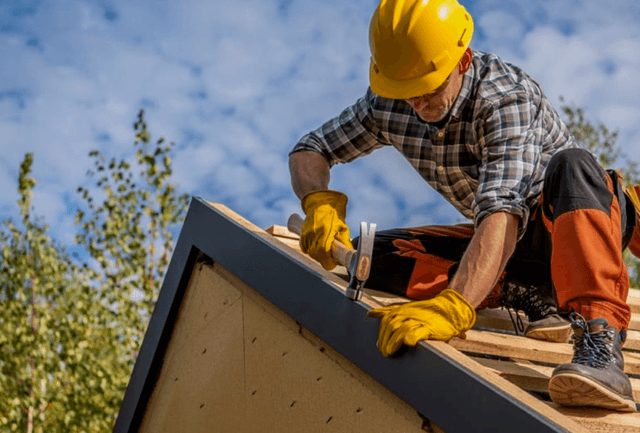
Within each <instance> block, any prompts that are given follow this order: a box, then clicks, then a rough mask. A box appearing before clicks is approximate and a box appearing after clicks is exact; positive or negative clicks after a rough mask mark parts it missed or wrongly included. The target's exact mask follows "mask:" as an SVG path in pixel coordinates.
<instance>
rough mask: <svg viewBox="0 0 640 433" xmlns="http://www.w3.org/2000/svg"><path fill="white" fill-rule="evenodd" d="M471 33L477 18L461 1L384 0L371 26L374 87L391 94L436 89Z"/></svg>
mask: <svg viewBox="0 0 640 433" xmlns="http://www.w3.org/2000/svg"><path fill="white" fill-rule="evenodd" d="M472 35H473V19H472V18H471V15H470V14H469V13H468V12H467V10H466V9H465V8H464V7H463V6H462V5H461V4H460V3H458V1H457V0H382V1H381V2H380V5H379V6H378V8H377V9H376V11H375V12H374V14H373V17H372V18H371V24H370V26H369V47H370V48H371V64H370V66H369V82H370V84H371V90H373V92H375V93H376V94H378V95H380V96H382V97H385V98H391V99H409V98H413V97H416V96H420V95H424V94H426V93H431V92H433V91H434V90H436V89H437V88H438V87H440V86H441V85H442V84H443V83H444V81H445V80H446V79H447V77H448V76H449V75H450V74H451V72H453V70H454V69H455V67H456V66H457V65H458V63H459V62H460V59H461V58H462V55H463V54H464V52H465V50H466V49H467V47H468V46H469V43H470V42H471V36H472Z"/></svg>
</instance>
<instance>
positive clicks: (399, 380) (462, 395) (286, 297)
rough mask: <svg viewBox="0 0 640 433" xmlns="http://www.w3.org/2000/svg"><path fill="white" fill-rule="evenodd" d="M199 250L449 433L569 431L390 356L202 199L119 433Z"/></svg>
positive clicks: (304, 276) (423, 349) (487, 392)
mask: <svg viewBox="0 0 640 433" xmlns="http://www.w3.org/2000/svg"><path fill="white" fill-rule="evenodd" d="M198 252H202V253H204V254H205V255H207V256H208V257H210V258H211V259H213V260H214V261H215V262H218V263H219V264H220V265H221V266H222V267H224V268H226V269H227V270H229V271H230V272H231V273H233V274H234V275H235V276H236V277H238V278H239V279H241V280H242V281H244V282H245V283H246V284H248V285H249V286H250V287H252V288H253V289H254V290H256V291H257V292H258V293H260V294H261V295H262V296H264V297H265V298H266V299H268V300H269V301H270V302H272V303H273V304H274V305H276V306H277V307H278V308H280V309H281V310H283V311H284V312H285V313H287V314H288V315H290V316H291V317H292V318H293V319H294V320H296V321H297V322H299V323H300V324H301V325H302V326H304V327H305V328H307V329H308V330H309V331H310V332H312V333H313V334H315V335H316V336H317V337H319V338H320V339H321V340H322V341H324V342H325V343H326V344H327V345H329V346H330V347H332V348H333V349H334V350H336V351H337V352H338V353H340V354H341V355H342V356H344V357H345V358H347V359H349V360H350V361H351V362H353V363H354V364H355V365H357V366H358V367H359V368H360V369H361V370H362V371H364V372H365V373H367V374H368V375H370V376H371V377H373V378H374V379H376V380H377V381H378V382H379V383H381V384H382V385H383V386H385V387H386V388H387V389H389V390H390V391H391V392H392V393H394V394H395V395H396V396H398V397H399V398H400V399H402V400H403V401H405V402H406V403H407V404H409V405H410V406H412V407H413V408H414V409H415V410H416V411H418V412H419V413H420V414H422V415H423V416H425V417H426V418H428V419H430V420H432V421H433V422H434V423H436V424H437V425H438V426H440V427H441V428H443V429H444V430H446V431H448V432H467V431H512V430H514V429H517V430H518V431H519V432H520V433H527V432H531V433H540V432H564V431H567V430H566V429H565V428H563V427H562V426H560V425H558V424H557V423H555V422H554V421H553V420H551V419H549V418H547V417H545V416H543V415H542V414H540V413H539V412H537V411H535V410H533V409H532V408H530V407H529V406H527V405H526V404H524V403H522V402H520V401H519V400H517V399H515V400H514V399H513V397H512V396H510V395H509V394H508V393H507V392H505V391H504V390H502V389H500V388H498V387H496V386H495V385H493V384H492V383H490V382H489V381H487V380H485V379H484V378H482V377H481V376H479V375H478V374H476V373H475V372H474V371H473V370H471V369H469V368H466V367H465V366H463V365H460V364H459V363H457V362H455V361H454V360H452V359H450V358H449V357H447V356H446V355H444V354H442V353H440V352H439V351H437V350H434V349H433V348H431V347H429V346H428V345H419V346H418V347H417V348H416V349H410V350H405V351H403V353H402V355H401V356H397V357H391V358H384V357H382V356H381V355H380V353H379V352H378V350H377V349H376V339H377V334H378V324H379V321H378V320H375V319H371V318H368V317H367V316H366V311H367V309H368V307H367V306H365V305H364V304H363V303H361V302H353V301H351V300H349V299H347V298H346V297H345V296H344V292H342V291H341V290H339V289H337V288H336V287H335V286H334V285H333V284H332V283H330V282H329V281H328V280H327V279H326V278H325V277H324V276H323V275H322V273H320V272H316V271H314V270H313V269H310V268H308V267H307V266H305V265H304V264H302V263H301V262H298V261H296V260H292V259H291V257H290V256H289V255H287V254H286V253H285V252H283V251H281V250H280V249H278V248H276V247H274V246H273V245H271V244H270V243H269V242H267V241H266V240H264V239H262V238H261V237H260V236H259V235H257V234H255V233H253V232H251V231H250V230H247V229H246V228H244V227H242V226H241V225H240V224H238V223H237V222H236V221H234V220H232V219H230V218H229V217H227V216H226V215H224V214H222V213H221V212H219V211H218V210H216V209H215V208H213V207H212V206H210V205H209V204H207V203H206V201H204V200H202V199H201V198H194V199H193V200H192V201H191V204H190V207H189V211H188V213H187V217H186V219H185V222H184V225H183V228H182V231H181V233H180V236H179V238H178V242H177V245H176V249H175V251H174V254H173V257H172V259H171V263H170V265H169V269H168V271H167V274H166V277H165V280H164V282H163V285H162V289H161V292H160V296H159V298H158V302H157V304H156V308H155V310H154V312H153V315H152V317H151V321H150V324H149V328H148V330H147V333H146V335H145V338H144V341H143V344H142V347H141V350H140V355H139V357H138V360H137V362H136V365H135V367H134V370H133V374H132V377H131V381H130V383H129V385H128V387H127V391H126V394H125V398H124V402H123V405H122V408H121V410H120V413H119V415H118V419H117V422H116V425H115V428H114V432H117V433H120V432H134V431H137V429H138V426H139V424H140V422H141V420H142V417H143V415H144V410H145V408H146V403H147V401H148V399H149V397H150V395H151V392H152V390H153V386H154V384H155V380H156V378H157V375H158V373H159V371H160V368H161V363H162V357H163V353H164V350H165V348H166V346H167V343H168V341H169V337H170V335H171V332H172V328H173V322H174V320H175V316H176V314H177V311H178V308H179V305H180V302H181V300H182V295H183V294H184V290H185V288H186V285H187V283H188V280H189V276H190V274H191V270H192V268H193V265H194V263H195V259H196V257H197V254H198Z"/></svg>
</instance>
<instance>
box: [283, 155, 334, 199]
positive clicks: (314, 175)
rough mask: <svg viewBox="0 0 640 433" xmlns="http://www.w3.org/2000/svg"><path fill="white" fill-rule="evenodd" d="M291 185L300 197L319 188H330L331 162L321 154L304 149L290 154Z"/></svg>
mask: <svg viewBox="0 0 640 433" xmlns="http://www.w3.org/2000/svg"><path fill="white" fill-rule="evenodd" d="M289 172H290V173H291V186H292V187H293V191H294V192H295V193H296V195H297V196H298V198H299V199H302V197H304V196H305V194H307V193H309V192H311V191H316V190H319V189H329V179H330V175H329V163H328V162H327V160H326V159H325V158H324V156H322V155H321V154H319V153H317V152H314V151H311V150H303V151H299V152H294V153H292V154H290V155H289Z"/></svg>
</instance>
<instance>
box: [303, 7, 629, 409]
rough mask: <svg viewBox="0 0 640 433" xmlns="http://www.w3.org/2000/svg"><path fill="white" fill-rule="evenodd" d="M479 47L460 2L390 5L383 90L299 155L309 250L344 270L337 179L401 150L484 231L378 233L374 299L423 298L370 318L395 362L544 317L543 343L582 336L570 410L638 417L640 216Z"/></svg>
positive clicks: (537, 327)
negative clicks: (486, 322) (468, 334)
mask: <svg viewBox="0 0 640 433" xmlns="http://www.w3.org/2000/svg"><path fill="white" fill-rule="evenodd" d="M472 34H473V20H472V18H471V16H470V15H469V14H468V13H467V11H466V10H465V9H464V8H463V7H462V6H461V5H459V4H458V2H457V0H430V1H428V2H424V1H422V0H382V2H381V3H380V5H379V7H378V8H377V10H376V11H375V13H374V15H373V18H372V20H371V25H370V34H369V42H370V48H371V54H372V58H371V64H370V89H369V90H368V91H367V93H366V95H365V96H364V97H362V98H361V99H359V100H358V101H357V102H356V104H354V105H353V106H351V107H349V108H347V109H346V110H344V111H343V112H342V113H341V114H340V115H339V116H338V117H336V118H334V119H332V120H331V121H329V122H327V123H325V124H324V125H323V126H322V127H320V128H319V129H317V130H316V131H313V132H311V133H309V134H307V135H305V136H304V137H303V138H302V139H301V140H300V141H299V142H298V144H297V145H296V146H295V148H294V149H293V151H292V152H291V154H290V169H291V176H292V186H293V188H294V191H295V193H296V194H297V195H298V197H300V199H301V204H302V208H303V210H304V211H305V214H306V219H305V222H304V224H303V230H302V236H301V240H300V244H301V247H302V249H303V250H304V251H305V252H308V253H309V254H310V255H311V256H312V257H314V258H316V259H317V260H318V261H319V262H320V263H322V265H323V266H324V267H325V268H326V269H331V268H333V267H334V266H335V265H336V264H335V262H334V261H333V259H332V258H331V255H330V252H329V251H330V245H331V243H332V241H333V240H334V239H338V240H340V241H341V242H343V243H344V244H346V245H348V246H349V245H351V242H350V238H349V230H348V228H347V226H346V224H345V223H344V219H345V215H346V204H347V197H346V196H345V195H344V194H342V193H340V192H338V191H332V190H329V189H328V188H329V173H330V167H331V166H332V165H334V164H336V163H346V162H350V161H352V160H353V159H355V158H357V157H360V156H363V155H366V154H368V153H370V152H371V151H373V150H375V149H377V148H380V147H382V146H394V147H395V148H396V149H397V150H398V151H400V152H401V153H402V154H403V155H404V156H405V157H406V159H407V160H408V161H409V162H410V163H411V165H412V166H413V167H414V168H415V169H416V170H417V171H418V172H419V173H420V174H421V175H422V177H423V178H424V179H425V180H426V181H427V182H428V183H429V184H430V185H431V186H432V187H433V188H435V189H436V190H437V191H438V192H439V193H440V194H442V195H443V196H444V197H445V198H446V199H447V200H448V201H449V202H451V203H452V204H453V205H454V206H455V207H456V208H457V209H458V210H459V211H460V212H461V213H462V214H463V215H465V216H466V217H468V218H469V219H471V220H472V221H473V223H474V224H473V225H458V226H453V227H423V228H418V229H406V230H402V229H398V230H389V231H386V232H382V233H380V234H377V235H376V241H375V244H376V246H375V249H374V258H373V263H372V270H371V276H370V278H369V280H368V287H370V288H375V289H378V290H387V291H390V292H395V293H400V294H404V295H406V296H408V297H410V298H413V299H418V301H415V302H409V303H406V304H402V305H394V306H387V307H384V308H379V309H376V310H372V311H370V312H369V315H370V316H372V317H375V318H379V319H381V324H380V333H379V338H378V348H379V349H380V351H381V352H382V354H383V355H384V356H390V355H392V354H393V353H394V352H395V351H396V350H397V349H398V348H400V346H402V345H403V344H406V345H415V344H416V343H417V342H418V341H419V340H423V339H436V340H445V341H446V340H449V339H450V338H452V337H454V336H457V335H461V334H464V332H465V331H466V330H468V329H470V328H471V327H472V326H473V325H474V323H475V319H476V313H475V309H476V308H478V307H483V306H497V305H503V306H511V307H514V308H516V309H518V308H519V309H522V310H524V311H525V312H526V313H527V314H528V315H529V319H530V321H531V322H532V323H531V324H530V325H529V328H528V329H527V335H528V336H530V337H533V338H543V339H551V340H560V341H561V340H563V339H565V338H566V330H567V329H569V331H571V330H573V333H574V354H575V356H574V358H573V360H572V362H571V363H569V364H564V365H561V366H559V367H557V368H556V369H555V370H554V373H553V376H552V378H551V381H550V386H549V388H550V389H549V391H550V395H551V398H552V399H553V400H554V401H555V402H557V403H559V404H565V405H592V406H598V407H604V408H610V409H615V410H621V411H635V402H634V400H633V396H632V391H631V385H630V382H629V379H628V377H627V376H626V375H625V374H624V372H623V365H624V361H623V358H622V352H621V344H622V343H623V342H624V338H625V335H626V333H625V330H626V328H627V326H628V323H629V320H630V309H629V307H628V305H627V304H626V297H627V293H628V290H629V280H628V274H627V271H626V268H625V265H624V262H623V261H622V251H623V249H624V248H626V247H627V246H628V245H629V243H630V242H631V243H632V244H631V247H632V250H633V251H634V252H636V253H637V252H638V251H640V247H639V246H640V237H639V236H638V233H637V232H636V233H635V234H634V228H635V227H636V225H637V219H638V217H637V215H636V213H637V212H639V211H637V210H635V209H634V203H633V200H632V199H630V197H629V195H627V194H625V191H624V187H623V185H622V183H621V182H620V181H619V178H618V176H617V174H616V173H615V172H605V171H604V170H603V169H602V167H600V165H599V164H598V163H597V161H596V160H595V158H594V157H593V156H592V155H591V154H590V153H588V152H587V151H585V150H583V149H578V148H576V145H575V143H574V140H573V138H572V137H571V135H570V133H569V132H568V130H567V128H566V126H565V125H564V123H563V122H562V121H561V119H560V118H559V116H558V114H557V113H556V111H555V110H554V109H553V108H552V106H551V105H550V103H549V101H548V100H547V99H546V97H545V96H544V94H543V92H542V90H541V89H540V87H539V86H538V84H537V83H536V82H535V81H534V80H533V79H531V78H530V77H529V76H528V75H526V74H525V73H524V72H523V71H521V70H520V69H518V68H517V67H515V66H513V65H510V64H507V63H505V62H503V61H502V60H500V59H499V58H498V57H496V56H494V55H489V54H485V53H481V52H474V51H472V50H471V49H470V48H469V44H470V41H471V37H472ZM634 192H635V190H634ZM636 201H637V196H636ZM637 204H638V206H639V208H640V203H637ZM553 288H555V291H556V295H557V305H558V307H559V308H560V309H561V310H562V311H565V312H571V319H572V322H571V325H570V327H569V325H568V324H567V323H566V322H564V321H563V320H562V318H561V317H560V316H559V315H558V314H556V313H558V311H557V309H556V303H555V297H554V296H553Z"/></svg>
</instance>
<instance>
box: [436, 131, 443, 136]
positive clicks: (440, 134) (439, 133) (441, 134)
mask: <svg viewBox="0 0 640 433" xmlns="http://www.w3.org/2000/svg"><path fill="white" fill-rule="evenodd" d="M436 135H437V136H438V138H442V137H444V132H443V131H438V133H437V134H436Z"/></svg>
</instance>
